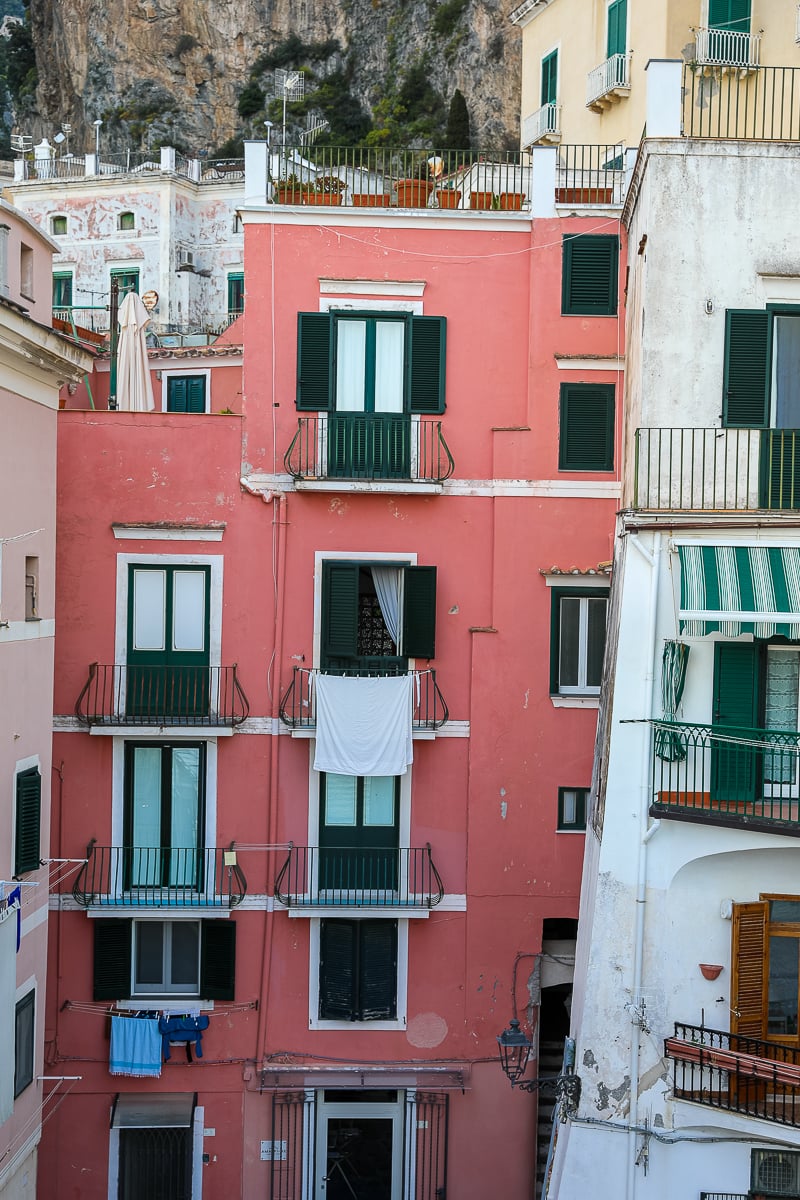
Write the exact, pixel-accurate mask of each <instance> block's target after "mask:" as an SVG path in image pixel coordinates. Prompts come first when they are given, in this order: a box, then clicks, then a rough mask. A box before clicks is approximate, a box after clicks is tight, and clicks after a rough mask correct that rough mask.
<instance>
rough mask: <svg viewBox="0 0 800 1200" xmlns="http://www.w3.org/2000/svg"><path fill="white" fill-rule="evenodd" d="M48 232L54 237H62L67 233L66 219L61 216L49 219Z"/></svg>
mask: <svg viewBox="0 0 800 1200" xmlns="http://www.w3.org/2000/svg"><path fill="white" fill-rule="evenodd" d="M50 232H51V233H52V234H54V235H55V236H56V237H59V236H63V234H65V233H66V232H67V218H66V217H63V216H58V217H51V218H50Z"/></svg>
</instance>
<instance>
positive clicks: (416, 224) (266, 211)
mask: <svg viewBox="0 0 800 1200" xmlns="http://www.w3.org/2000/svg"><path fill="white" fill-rule="evenodd" d="M239 212H240V213H241V217H242V224H243V225H300V226H308V227H311V228H316V229H335V228H336V227H337V226H342V227H346V228H350V229H376V228H377V229H431V230H442V229H461V230H464V229H467V230H475V231H480V232H482V233H497V232H498V230H501V229H502V230H504V231H505V232H510V233H530V230H531V215H530V213H527V214H526V213H522V214H521V213H519V212H496V211H494V210H486V211H483V210H476V209H470V208H464V209H452V210H449V209H448V210H444V211H443V210H442V209H430V210H427V209H424V208H420V209H410V208H370V209H359V208H353V209H350V208H344V207H341V208H335V209H334V208H330V209H320V208H317V207H314V208H306V207H305V206H302V205H297V206H296V207H292V206H290V205H284V204H263V205H262V204H252V203H248V202H247V201H242V203H241V205H240V206H239ZM429 213H430V215H429ZM479 214H480V215H479ZM465 257H467V256H465Z"/></svg>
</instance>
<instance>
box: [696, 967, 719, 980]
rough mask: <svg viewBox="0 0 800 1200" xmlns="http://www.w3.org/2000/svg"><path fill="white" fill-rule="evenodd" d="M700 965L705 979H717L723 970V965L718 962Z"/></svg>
mask: <svg viewBox="0 0 800 1200" xmlns="http://www.w3.org/2000/svg"><path fill="white" fill-rule="evenodd" d="M698 965H699V967H700V974H701V975H702V976H703V979H716V978H717V977H718V976H719V974H720V972H721V971H722V967H721V966H719V965H717V964H716V963H699V964H698Z"/></svg>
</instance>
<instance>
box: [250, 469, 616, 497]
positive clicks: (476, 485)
mask: <svg viewBox="0 0 800 1200" xmlns="http://www.w3.org/2000/svg"><path fill="white" fill-rule="evenodd" d="M241 483H242V486H243V487H244V489H245V491H249V492H264V493H266V492H270V493H272V492H294V491H301V490H302V488H298V487H297V486H296V484H295V481H294V479H293V478H292V476H291V475H278V474H276V475H267V474H263V475H262V474H260V473H256V474H252V475H245V476H242V479H241ZM398 483H399V485H400V486H399V487H398V486H394V487H392V486H391V481H388V480H381V481H380V483H373V484H372V485H371V486H370V487H369V488H368V489H366V490H369V491H371V492H376V493H379V492H389V493H392V492H394V493H398V492H399V493H401V494H403V495H405V494H408V495H413V494H415V493H417V492H418V491H419V486H418V485H415V486H414V488H413V491H412V489H411V488H410V487H409V485H408V481H407V480H402V481H399V480H398V481H396V484H398ZM331 490H335V491H337V492H339V493H341V494H342V495H345V494H346V493H348V492H363V491H364V490H365V488H364V481H362V480H344V481H340V482H339V483H338V485H337V487H336V488H335V489H331ZM441 491H442V495H445V496H478V497H480V496H488V497H494V496H553V497H555V498H557V499H564V498H571V497H574V498H576V499H583V500H619V499H620V497H621V496H622V485H621V483H620V482H619V480H618V479H613V480H609V481H608V482H606V481H605V480H601V479H448V480H446V481H445V482H444V483H443V484H442V485H441Z"/></svg>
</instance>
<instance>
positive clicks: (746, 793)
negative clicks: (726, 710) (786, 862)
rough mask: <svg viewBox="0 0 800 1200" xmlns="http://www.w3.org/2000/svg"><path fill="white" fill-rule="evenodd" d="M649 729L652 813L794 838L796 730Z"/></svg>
mask: <svg viewBox="0 0 800 1200" xmlns="http://www.w3.org/2000/svg"><path fill="white" fill-rule="evenodd" d="M653 724H654V731H653V782H652V788H653V792H652V794H653V799H652V802H651V805H650V812H651V814H652V815H653V816H655V817H666V818H671V819H673V820H680V821H694V822H697V823H700V824H707V825H726V826H731V827H735V828H740V829H758V830H762V831H764V832H767V833H782V834H790V835H791V836H793V837H800V770H799V769H798V768H800V733H797V732H787V731H785V730H776V729H739V728H734V727H731V726H727V725H696V724H690V723H687V722H682V721H655V722H654V723H653Z"/></svg>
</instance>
